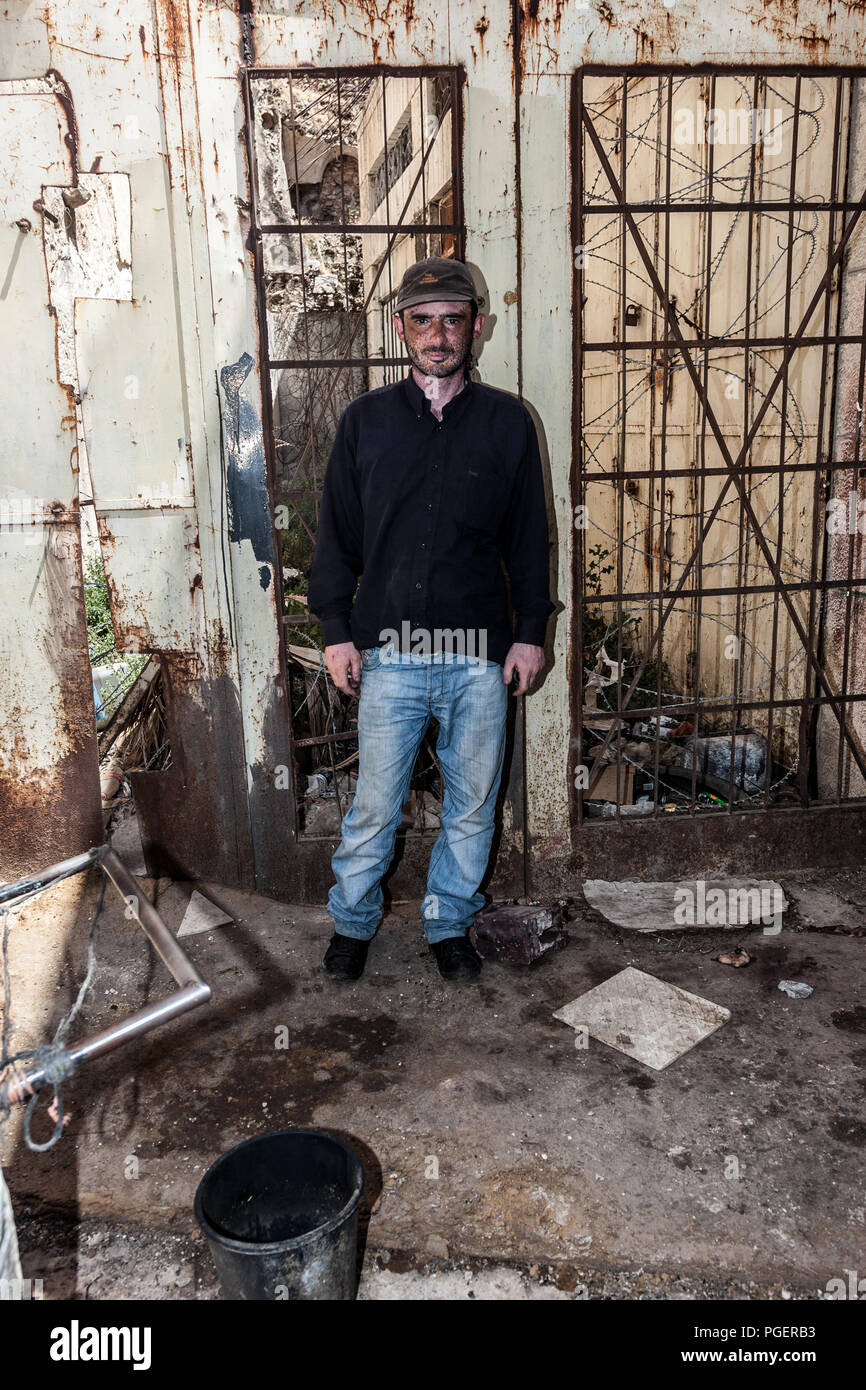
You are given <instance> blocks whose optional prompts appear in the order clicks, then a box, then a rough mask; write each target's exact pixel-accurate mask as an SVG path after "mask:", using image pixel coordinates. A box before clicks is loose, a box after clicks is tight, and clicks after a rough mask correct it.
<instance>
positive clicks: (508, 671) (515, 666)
mask: <svg viewBox="0 0 866 1390" xmlns="http://www.w3.org/2000/svg"><path fill="white" fill-rule="evenodd" d="M544 665H545V661H544V648H543V647H533V646H530V644H529V643H528V642H514V643H513V644H512V646H511V647H509V649H508V655H507V656H506V658H505V665H504V666H503V668H502V679H503V680H504V681H505V684H506V685H510V684H511V677H512V675H513V674H514V672H515V671H516V672H517V674H518V675H519V676H520V684H519V685H518V686H516V687H515V688H514V691H513V694H515V695H525V694H526V692H527V691H528V690H530V689H531V688H532V683H533V681H534V680H535V678H536V676H537V675H538V674H539V672H540V671H542V670H543V669H544Z"/></svg>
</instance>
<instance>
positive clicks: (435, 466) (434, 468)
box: [433, 463, 439, 473]
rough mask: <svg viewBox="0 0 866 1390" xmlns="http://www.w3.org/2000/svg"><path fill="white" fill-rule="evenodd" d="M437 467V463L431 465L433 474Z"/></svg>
mask: <svg viewBox="0 0 866 1390" xmlns="http://www.w3.org/2000/svg"><path fill="white" fill-rule="evenodd" d="M438 467H439V465H438V463H434V465H433V472H434V473H435V472H436V469H437V468H438Z"/></svg>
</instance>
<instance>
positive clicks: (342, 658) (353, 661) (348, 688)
mask: <svg viewBox="0 0 866 1390" xmlns="http://www.w3.org/2000/svg"><path fill="white" fill-rule="evenodd" d="M325 665H326V666H327V668H328V670H329V672H330V674H331V680H332V681H333V682H334V685H335V686H336V687H337V689H338V690H342V691H343V693H344V694H345V695H357V694H358V691H359V690H360V689H361V653H360V652H359V651H358V648H357V647H356V646H355V643H354V642H337V643H336V645H335V646H333V647H326V648H325Z"/></svg>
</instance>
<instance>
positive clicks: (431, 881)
mask: <svg viewBox="0 0 866 1390" xmlns="http://www.w3.org/2000/svg"><path fill="white" fill-rule="evenodd" d="M507 709H508V690H507V688H506V685H505V682H504V681H503V679H502V667H501V666H500V665H499V664H498V663H497V662H495V661H486V660H484V661H475V660H472V659H471V658H467V657H465V656H463V655H459V654H458V655H454V654H446V655H444V656H443V655H442V654H439V655H436V656H432V655H420V654H417V653H411V652H402V653H401V652H400V651H397V650H394V649H392V648H391V647H390V646H386V647H385V648H381V647H368V648H365V649H364V650H363V651H362V652H361V694H360V700H359V705H358V753H359V765H358V783H357V790H356V792H355V799H354V801H353V802H352V805H351V806H350V807H349V809H348V811H347V812H346V814H345V816H344V817H343V824H342V842H341V844H340V847H339V849H338V850H337V851H336V853H335V854H334V857H333V859H332V860H331V867H332V868H333V871H334V875H335V877H336V880H337V882H336V883H335V884H334V886H333V888H332V889H331V891H330V893H329V895H328V912H329V914H330V915H331V917H333V919H334V925H335V928H336V930H337V931H338V932H339V933H340V934H341V935H342V936H354V937H357V938H358V939H359V940H362V941H368V940H369V939H370V938H371V937H372V936H374V935H375V932H376V928H377V927H378V925H379V922H380V920H381V917H382V903H383V894H382V884H381V880H382V876H383V874H384V873H385V871H386V869H387V868H388V866H389V865H390V863H391V859H392V857H393V853H394V837H395V835H396V833H397V826H398V825H399V824H400V819H401V816H402V810H403V805H404V803H405V801H406V798H407V796H408V795H409V784H410V781H411V777H412V769H413V767H414V765H415V758H416V756H417V753H418V749H419V747H420V745H421V740H422V738H423V736H424V734H425V732H426V730H427V726H428V724H429V723H430V718H431V715H435V717H436V719H437V720H438V721H439V736H438V739H437V742H436V754H437V757H438V759H439V764H440V767H441V768H442V776H443V779H444V783H445V785H444V788H443V800H442V829H441V832H440V834H439V837H438V839H437V840H436V843H435V844H434V846H433V852H432V854H431V856H430V866H429V872H428V877H427V893H426V895H425V897H424V899H423V901H422V903H421V917H422V921H423V923H424V932H425V935H426V937H427V940H428V941H429V942H431V943H432V942H435V941H444V940H445V939H446V937H450V936H465V935H466V933H467V932H468V931H469V928H470V926H471V925H472V921H473V919H474V917H475V914H476V913H477V912H478V911H479V910H480V909H481V908H482V907H483V906H484V895H483V893H479V892H478V884H479V883H480V882H481V879H482V878H483V877H484V871H485V869H486V868H487V860H488V858H489V856H490V843H491V840H492V839H493V830H494V824H493V812H494V807H495V805H496V795H497V792H498V790H499V783H500V779H501V777H502V765H503V762H504V758H505V717H506V712H507Z"/></svg>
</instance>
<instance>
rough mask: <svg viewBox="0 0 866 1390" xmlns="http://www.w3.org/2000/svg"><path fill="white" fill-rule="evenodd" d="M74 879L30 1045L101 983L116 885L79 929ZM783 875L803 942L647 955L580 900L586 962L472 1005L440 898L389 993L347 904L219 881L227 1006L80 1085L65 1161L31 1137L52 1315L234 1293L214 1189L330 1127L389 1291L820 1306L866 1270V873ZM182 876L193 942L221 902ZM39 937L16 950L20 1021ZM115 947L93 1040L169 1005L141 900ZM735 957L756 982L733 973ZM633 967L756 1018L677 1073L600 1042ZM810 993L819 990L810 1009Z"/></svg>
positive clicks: (564, 957) (12, 1179)
mask: <svg viewBox="0 0 866 1390" xmlns="http://www.w3.org/2000/svg"><path fill="white" fill-rule="evenodd" d="M71 882H73V881H68V882H67V884H66V885H58V887H57V888H56V889H53V890H51V903H50V905H47V906H43V907H42V908H39V909H37V908H35V907H34V904H31V905H30V906H29V908H28V911H29V912H30V913H31V914H32V913H33V912H34V911H42V912H50V913H51V914H53V917H54V919H55V921H56V924H58V925H57V927H56V929H57V930H58V931H59V930H60V925H63V929H64V930H65V927H66V925H68V920H69V913H70V912H71V911H73V910H74V912H75V916H76V919H77V922H78V927H77V930H76V932H75V933H74V940H75V946H74V948H72V947H70V948H69V950H68V951H67V958H66V961H65V963H64V968H63V970H62V972H61V973H62V980H61V981H60V982H59V983H58V985H57V988H56V990H55V991H54V992H53V995H52V996H51V997H50V998H49V999H48V1000H47V1002H46V1004H45V1007H44V1008H43V1009H42V1010H40V1011H39V1020H38V1023H39V1027H40V1028H41V1029H44V1030H45V1031H44V1032H39V1033H36V1034H31V1033H30V1032H29V1031H28V1028H27V1027H26V1026H25V1022H24V1020H23V1019H22V1018H21V1016H20V1015H19V1014H18V1013H17V1012H15V1011H14V1010H13V1017H14V1020H15V1022H16V1025H17V1029H16V1036H15V1039H14V1041H15V1043H16V1045H17V1046H18V1047H22V1046H27V1045H31V1044H32V1043H34V1042H38V1041H42V1040H43V1038H44V1037H45V1036H47V1035H48V1029H47V1027H46V1023H47V1022H48V1021H49V1020H51V1021H52V1022H53V1023H55V1024H56V1021H57V1020H58V1019H59V1017H60V1016H61V1011H62V1009H63V1007H64V1004H66V1003H67V1001H68V1000H69V999H70V997H71V990H72V985H73V982H74V981H77V980H78V979H80V977H81V972H82V967H83V952H82V949H81V945H82V941H83V938H84V936H85V935H86V925H87V922H88V921H89V918H90V914H91V912H92V908H93V906H94V904H95V902H96V896H97V890H98V880H97V878H96V876H95V875H91V876H89V877H88V879H87V881H86V883H85V885H84V887H85V891H84V893H83V896H80V900H79V901H78V902H77V903H76V904H75V907H74V909H73V906H72V900H71V899H70V902H69V903H66V904H64V900H63V892H62V891H61V890H65V891H67V892H68V891H69V884H70V883H71ZM145 882H146V881H145ZM781 882H782V883H783V886H784V888H785V890H786V892H787V894H788V896H789V897H790V899H791V901H792V907H791V909H790V910H789V912H788V913H787V914H786V917H785V926H784V929H783V931H782V933H781V934H780V935H778V936H765V935H763V934H762V932H761V930H760V929H736V930H729V931H720V930H706V929H704V930H700V931H688V932H684V933H669V934H667V935H652V936H636V935H631V934H630V933H626V932H623V931H621V930H620V929H618V928H615V927H613V926H611V925H610V924H609V923H607V922H606V921H605V920H604V919H602V918H600V917H598V916H597V915H596V914H594V913H593V912H592V911H591V910H590V909H588V908H587V907H585V906H584V905H582V904H581V903H580V902H578V903H577V904H576V915H575V918H574V919H573V920H572V922H571V923H570V925H569V931H570V934H571V941H570V944H569V945H568V947H567V948H566V949H565V950H563V951H560V952H557V953H553V954H551V955H549V956H548V957H546V958H545V959H544V960H543V961H541V962H540V963H539V964H537V965H536V966H534V967H532V968H531V969H525V968H520V967H516V966H506V965H499V964H488V965H486V966H485V969H484V971H483V973H482V976H481V978H480V981H479V982H478V983H477V984H471V985H468V986H466V985H464V986H459V987H458V986H447V985H446V984H445V983H444V982H443V981H442V980H441V979H440V978H439V976H438V973H437V971H436V967H435V963H434V961H433V958H432V957H431V956H430V954H429V952H428V951H427V949H426V945H425V943H424V939H423V936H422V934H421V928H420V922H419V920H418V915H417V909H418V905H417V903H416V904H405V905H399V904H394V905H393V908H392V912H391V914H390V915H389V916H388V917H387V918H386V919H385V921H384V922H383V924H382V927H381V928H380V931H379V933H378V935H377V937H376V940H375V942H374V943H373V946H372V947H371V951H370V956H369V960H368V966H367V971H366V973H365V975H364V977H363V978H362V980H360V981H359V982H357V983H356V984H350V985H336V984H334V983H332V982H331V981H329V980H328V979H327V978H326V977H325V976H324V975H323V973H322V971H321V965H320V962H321V956H322V953H323V950H324V947H325V945H326V943H327V940H328V937H329V935H330V929H331V924H330V919H329V918H328V917H327V915H326V913H325V912H324V910H323V909H321V908H316V907H309V906H299V905H286V904H281V903H275V902H271V901H269V900H266V899H263V898H260V897H257V896H255V895H253V894H249V893H244V892H239V891H234V890H229V889H225V888H220V887H218V886H216V885H198V886H199V888H200V889H202V890H203V891H205V892H206V893H207V895H208V896H210V897H212V898H213V899H214V900H216V901H218V902H219V903H220V904H221V905H222V906H224V907H225V908H226V910H227V911H228V912H229V913H230V914H231V915H232V917H233V919H234V920H233V924H232V925H230V926H225V927H220V928H218V929H215V930H213V931H211V932H207V933H204V934H202V935H197V936H192V937H188V938H185V947H186V949H187V950H188V952H189V954H190V956H191V957H192V959H193V960H194V961H195V962H196V964H197V966H198V968H199V969H200V970H201V972H202V974H203V975H204V977H205V978H206V979H207V980H208V981H209V983H210V984H211V986H212V987H213V990H214V1000H213V1002H212V1003H211V1004H210V1005H209V1006H205V1007H204V1008H203V1009H200V1010H199V1011H197V1012H196V1013H194V1014H191V1015H189V1016H187V1017H186V1018H182V1019H179V1020H177V1021H175V1022H173V1023H170V1024H168V1025H165V1026H164V1027H162V1028H161V1029H159V1030H157V1031H155V1032H153V1033H152V1034H150V1035H148V1036H147V1037H145V1038H142V1039H139V1040H137V1041H134V1042H132V1043H130V1044H128V1045H127V1046H125V1047H124V1048H122V1049H120V1050H118V1051H117V1052H115V1053H113V1054H110V1055H107V1056H106V1057H103V1058H102V1059H99V1060H97V1061H94V1062H93V1063H91V1064H90V1065H89V1066H88V1067H87V1068H85V1069H83V1070H82V1071H81V1072H80V1073H79V1074H78V1075H77V1076H75V1077H73V1078H72V1079H71V1080H70V1081H69V1082H68V1083H67V1084H66V1086H65V1088H64V1097H65V1102H66V1105H67V1108H68V1109H69V1111H70V1114H71V1120H70V1123H69V1125H68V1126H67V1128H66V1131H65V1133H64V1135H63V1138H62V1140H61V1142H60V1143H59V1144H58V1145H57V1146H56V1148H55V1149H53V1150H52V1151H50V1152H48V1153H44V1154H34V1153H29V1152H27V1151H26V1150H25V1149H24V1148H23V1146H22V1145H21V1144H20V1143H16V1142H15V1136H14V1133H13V1134H12V1136H11V1142H12V1144H13V1146H14V1152H13V1153H12V1155H11V1161H9V1160H10V1155H9V1153H8V1151H7V1155H6V1159H7V1166H6V1176H7V1181H8V1183H9V1187H10V1191H11V1192H12V1197H13V1202H14V1204H15V1207H16V1211H17V1213H18V1216H19V1227H20V1232H21V1245H22V1251H23V1257H24V1265H25V1273H27V1274H28V1275H29V1276H30V1277H32V1278H39V1277H43V1281H44V1286H45V1294H44V1296H45V1297H46V1298H51V1297H68V1296H70V1293H71V1291H72V1290H73V1289H74V1290H77V1293H78V1296H83V1297H92V1298H104V1297H148V1298H154V1297H156V1298H189V1297H197V1298H208V1297H215V1296H216V1287H215V1281H214V1275H213V1269H212V1266H211V1264H210V1260H209V1257H208V1255H207V1252H206V1248H205V1246H204V1242H203V1241H201V1239H200V1238H199V1237H198V1233H197V1232H196V1230H195V1223H194V1219H193V1216H192V1201H193V1194H194V1192H195V1188H196V1185H197V1183H198V1180H199V1178H200V1176H201V1174H202V1173H203V1171H204V1169H205V1168H206V1167H207V1166H208V1164H209V1163H210V1162H212V1160H213V1159H214V1158H215V1157H217V1156H218V1155H219V1154H220V1153H222V1152H224V1151H225V1150H226V1149H227V1148H229V1147H231V1146H232V1145H233V1144H235V1143H237V1142H239V1141H240V1140H242V1139H245V1138H248V1137H250V1136H252V1135H255V1134H260V1133H264V1132H266V1131H268V1130H273V1129H279V1128H283V1127H285V1126H315V1127H318V1128H323V1129H327V1130H331V1131H332V1132H334V1133H336V1134H339V1135H341V1136H342V1137H343V1138H345V1139H346V1140H347V1141H348V1142H349V1143H351V1144H352V1146H353V1147H354V1148H355V1149H356V1151H357V1152H358V1153H359V1154H360V1155H361V1157H362V1159H363V1161H364V1164H365V1171H366V1181H367V1203H366V1212H365V1217H364V1220H363V1240H364V1250H365V1255H364V1268H363V1279H362V1285H361V1296H362V1297H371V1298H389V1297H401V1298H405V1297H500V1298H513V1297H551V1296H552V1297H585V1296H587V1295H588V1296H589V1297H613V1298H616V1297H623V1298H626V1297H632V1298H634V1297H639V1298H677V1297H679V1298H690V1297H721V1298H724V1297H738V1298H750V1297H758V1298H761V1297H764V1298H781V1297H793V1298H801V1297H803V1298H805V1297H815V1296H816V1295H817V1296H820V1295H821V1292H822V1291H823V1290H824V1289H825V1288H826V1284H827V1281H828V1280H829V1279H831V1278H837V1277H840V1276H841V1275H842V1271H843V1270H844V1269H860V1268H863V1267H864V1264H866V1251H864V1232H866V1197H864V1193H863V1188H862V1155H863V1147H864V1143H866V1122H864V1116H863V1104H862V1101H863V1090H864V1084H866V1036H864V1035H866V1009H864V1007H863V1006H862V1004H860V1003H859V1000H860V999H861V998H862V989H861V986H860V980H861V969H862V965H861V963H862V957H863V950H864V943H863V940H862V926H861V924H862V923H863V922H864V921H866V916H864V904H866V874H864V873H862V872H855V871H848V870H846V871H826V870H824V871H821V872H820V873H819V872H816V873H812V874H799V875H782V876H781ZM161 886H162V888H163V891H162V892H161V893H160V894H159V898H158V905H159V908H160V911H161V912H162V913H163V915H164V917H165V919H166V920H167V921H168V923H169V924H170V925H171V926H172V927H173V928H174V929H176V928H177V927H178V925H179V923H180V921H181V918H182V916H183V912H184V910H185V906H186V902H187V900H188V898H189V894H190V892H191V890H192V885H191V884H177V883H176V884H168V883H167V882H166V883H163V884H162V885H161ZM150 887H151V889H152V890H154V889H155V888H156V885H153V884H151V885H150ZM44 896H46V895H43V897H44ZM400 913H403V914H404V915H403V916H400V915H398V914H400ZM29 920H32V918H30V919H29ZM28 940H29V942H30V945H29V947H28V944H27V941H28ZM33 940H34V938H33V936H32V933H30V932H28V934H27V939H26V940H25V939H24V937H23V935H22V934H21V933H19V934H18V938H17V939H16V937H15V933H14V931H13V945H12V952H11V963H12V970H13V1001H14V999H15V996H16V991H15V988H14V987H15V986H16V984H18V985H20V984H21V983H22V971H24V969H25V966H26V962H27V961H28V960H29V961H31V963H32V950H33ZM97 946H98V958H99V967H98V971H97V975H96V979H95V981H94V986H93V989H92V991H91V993H90V995H89V997H88V1000H87V1004H86V1006H85V1010H84V1015H83V1018H82V1019H81V1020H80V1025H79V1026H80V1030H81V1032H84V1031H91V1030H95V1029H97V1028H99V1027H102V1026H105V1023H106V1021H107V1020H108V1019H110V1018H113V1017H114V1016H115V1015H117V1016H123V1014H125V1013H127V1012H129V1011H131V1010H133V1009H135V1008H137V1007H140V1006H141V1005H142V1004H143V1003H144V1002H146V1001H147V1000H152V999H153V998H156V997H159V996H160V995H161V994H163V993H166V992H168V989H169V986H170V981H169V980H168V978H167V975H166V974H165V972H164V970H163V969H162V967H161V966H160V965H159V963H158V962H155V961H154V959H153V957H152V956H151V954H150V952H149V949H148V947H147V944H146V942H145V941H144V938H143V936H142V935H141V934H140V932H138V930H137V929H136V928H135V927H134V924H130V923H129V922H128V921H126V920H124V917H123V903H122V902H121V901H120V899H119V898H118V897H117V896H116V894H114V892H113V890H111V892H110V894H109V895H108V896H107V897H106V906H105V909H104V911H103V916H102V918H101V919H100V923H99V926H98V929H97ZM734 946H743V947H744V948H745V949H746V950H747V951H748V952H749V954H750V955H752V956H753V958H754V959H753V963H752V964H751V965H750V966H748V967H747V968H745V969H732V968H730V967H727V966H724V965H722V964H720V963H719V962H718V961H716V960H714V958H713V957H714V956H715V955H717V954H718V953H719V951H720V950H722V949H730V948H731V947H734ZM16 952H17V954H16ZM626 965H634V966H637V967H638V968H639V969H642V970H645V971H647V972H649V973H651V974H654V975H657V976H659V977H660V978H662V979H665V980H668V981H670V982H672V983H673V984H675V985H679V986H681V987H682V988H683V989H686V990H689V991H691V992H693V993H696V994H699V995H702V996H705V997H706V998H708V999H711V1000H713V1001H715V1002H717V1003H719V1004H722V1005H724V1006H725V1007H727V1008H729V1009H730V1010H731V1013H732V1019H731V1022H730V1023H729V1024H727V1025H726V1026H725V1027H723V1028H721V1029H720V1030H719V1031H718V1032H716V1033H715V1034H713V1035H712V1036H711V1037H709V1038H708V1039H706V1040H705V1041H704V1042H702V1043H701V1044H699V1045H698V1046H697V1047H696V1048H694V1049H693V1050H692V1051H691V1052H689V1053H687V1054H686V1055H685V1056H684V1057H682V1058H680V1059H679V1060H678V1061H676V1062H674V1063H673V1064H672V1065H671V1066H669V1067H668V1068H667V1069H666V1070H664V1071H662V1072H653V1071H651V1070H650V1069H648V1068H646V1067H644V1066H642V1065H641V1064H640V1063H638V1062H635V1061H632V1060H631V1059H629V1058H627V1057H625V1056H623V1055H622V1054H620V1053H618V1052H616V1051H614V1050H612V1049H611V1048H609V1047H606V1046H605V1045H603V1044H601V1043H596V1042H591V1043H590V1046H589V1048H588V1049H587V1050H585V1051H581V1050H578V1049H576V1048H575V1045H574V1034H573V1032H572V1030H571V1029H569V1028H567V1027H566V1026H564V1025H563V1024H561V1023H559V1022H558V1021H557V1020H556V1019H554V1018H552V1013H553V1011H554V1010H555V1009H557V1008H559V1007H560V1006H561V1005H562V1004H564V1003H565V1002H567V1001H568V1000H571V999H574V998H575V997H576V996H577V995H579V994H581V993H582V992H583V991H585V990H587V989H589V988H591V987H592V986H594V985H596V984H599V983H600V982H601V981H603V980H605V979H606V978H608V976H610V975H612V974H614V973H615V972H617V971H618V970H621V969H622V968H624V967H625V966H626ZM783 978H789V979H801V980H805V981H807V982H808V983H810V984H812V985H813V986H814V994H813V995H812V996H811V997H810V998H809V999H806V1000H793V999H789V998H788V997H787V996H786V995H784V994H782V993H780V992H779V990H778V988H777V985H778V981H779V980H780V979H783ZM17 1118H19V1117H16V1119H17ZM43 1129H47V1123H46V1121H45V1117H44V1116H42V1117H41V1123H40V1122H37V1130H38V1132H37V1137H42V1133H43ZM7 1140H9V1136H7ZM7 1149H8V1144H7ZM734 1173H737V1174H738V1176H732V1174H734ZM171 1271H175V1272H174V1273H172V1272H171ZM437 1280H438V1281H439V1282H438V1283H437V1282H436V1281H437ZM136 1291H137V1292H136Z"/></svg>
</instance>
